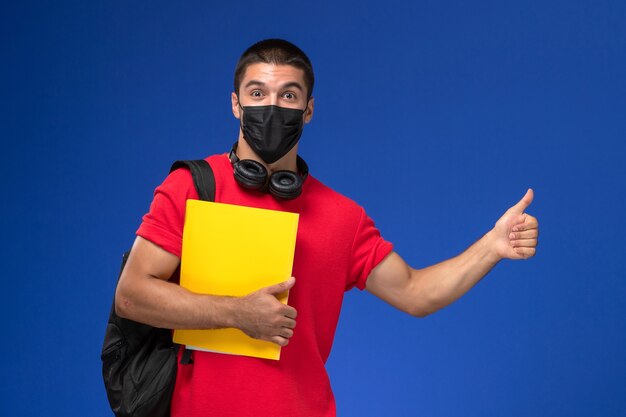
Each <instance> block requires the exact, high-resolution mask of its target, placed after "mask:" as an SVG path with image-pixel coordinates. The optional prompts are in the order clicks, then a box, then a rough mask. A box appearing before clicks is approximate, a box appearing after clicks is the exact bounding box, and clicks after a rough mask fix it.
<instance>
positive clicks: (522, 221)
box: [512, 213, 539, 232]
mask: <svg viewBox="0 0 626 417" xmlns="http://www.w3.org/2000/svg"><path fill="white" fill-rule="evenodd" d="M538 227H539V222H538V221H537V218H536V217H533V216H531V215H530V214H528V213H524V214H521V215H520V216H519V218H518V219H517V222H516V223H515V226H513V229H512V231H513V232H522V231H524V230H532V229H537V228H538Z"/></svg>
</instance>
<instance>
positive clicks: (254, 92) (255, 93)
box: [250, 90, 263, 97]
mask: <svg viewBox="0 0 626 417" xmlns="http://www.w3.org/2000/svg"><path fill="white" fill-rule="evenodd" d="M250 95H251V96H252V97H261V96H262V95H263V93H261V92H260V91H259V90H254V91H253V92H252V93H250Z"/></svg>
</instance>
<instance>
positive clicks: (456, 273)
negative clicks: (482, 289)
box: [410, 232, 500, 314]
mask: <svg viewBox="0 0 626 417" xmlns="http://www.w3.org/2000/svg"><path fill="white" fill-rule="evenodd" d="M491 239H492V236H491V232H489V233H487V234H486V235H484V236H483V237H482V238H481V239H480V240H478V241H477V242H476V243H474V244H473V245H472V246H470V247H469V248H467V249H466V250H465V251H464V252H463V253H461V254H460V255H458V256H455V257H454V258H451V259H448V260H446V261H443V262H440V263H438V264H435V265H432V266H430V267H427V268H424V269H411V295H410V296H411V297H412V298H413V299H414V300H417V299H425V301H424V302H422V303H420V305H424V306H426V307H425V308H426V313H427V314H431V313H434V312H435V311H437V310H440V309H442V308H444V307H446V306H447V305H449V304H451V303H453V302H454V301H456V300H457V299H459V298H460V297H461V296H463V295H464V294H465V293H466V292H468V291H469V290H470V289H471V288H472V287H473V286H474V285H476V284H477V283H478V282H479V281H480V280H481V279H482V278H483V277H484V276H485V275H486V274H487V273H488V272H489V271H490V270H491V269H492V268H493V267H494V266H495V265H496V264H497V263H498V262H499V261H500V258H499V257H498V256H497V255H496V254H495V253H494V251H493V249H492V248H493V244H492V243H491Z"/></svg>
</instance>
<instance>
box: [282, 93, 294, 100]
mask: <svg viewBox="0 0 626 417" xmlns="http://www.w3.org/2000/svg"><path fill="white" fill-rule="evenodd" d="M283 97H284V98H286V99H287V100H293V99H295V98H296V95H295V94H294V93H284V94H283Z"/></svg>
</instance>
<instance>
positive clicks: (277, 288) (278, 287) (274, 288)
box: [264, 277, 296, 295]
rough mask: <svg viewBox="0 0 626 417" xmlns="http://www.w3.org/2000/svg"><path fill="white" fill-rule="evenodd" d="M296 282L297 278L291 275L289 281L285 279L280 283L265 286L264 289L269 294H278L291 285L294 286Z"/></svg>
mask: <svg viewBox="0 0 626 417" xmlns="http://www.w3.org/2000/svg"><path fill="white" fill-rule="evenodd" d="M295 283H296V279H295V278H294V277H291V278H289V279H288V280H287V281H283V282H280V283H278V284H274V285H270V286H269V287H265V288H264V291H265V292H266V293H268V294H273V295H278V294H280V293H282V292H285V291H288V290H289V289H291V287H293V285H294V284H295Z"/></svg>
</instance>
